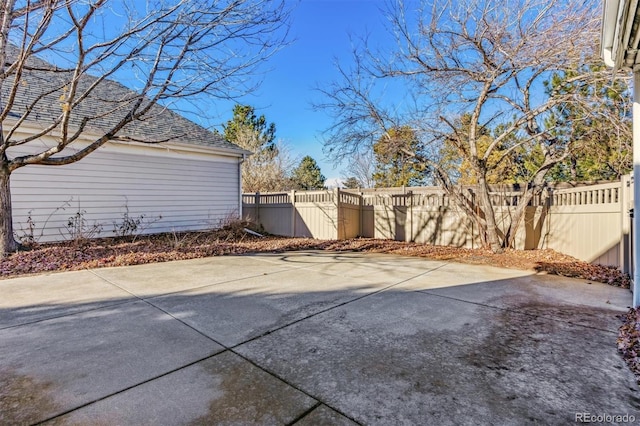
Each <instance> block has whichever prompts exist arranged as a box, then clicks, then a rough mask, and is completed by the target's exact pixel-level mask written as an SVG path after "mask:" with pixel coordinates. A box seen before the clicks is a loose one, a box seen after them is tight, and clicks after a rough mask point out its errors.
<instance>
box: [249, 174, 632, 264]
mask: <svg viewBox="0 0 640 426" xmlns="http://www.w3.org/2000/svg"><path fill="white" fill-rule="evenodd" d="M631 186H632V183H631V179H630V177H625V178H624V179H622V180H621V181H620V182H614V183H606V184H598V185H590V186H580V187H575V188H573V187H571V188H555V189H551V188H550V189H547V190H545V191H546V192H545V193H543V194H542V195H541V196H540V197H539V198H536V199H534V200H533V201H532V202H531V203H530V205H529V206H528V207H527V208H526V212H525V218H524V221H523V223H521V224H520V227H519V228H518V232H517V234H516V243H515V245H516V248H519V249H536V248H551V249H554V250H557V251H559V252H562V253H566V254H569V255H571V256H575V257H577V258H579V259H582V260H586V261H589V262H594V263H601V264H605V265H613V266H618V267H621V268H622V269H623V270H625V271H628V270H629V265H630V259H631V257H630V216H629V209H630V208H631V207H632V205H633V200H632V194H633V191H632V188H631ZM469 196H470V197H473V191H472V190H471V188H470V191H469ZM491 197H492V198H493V200H494V203H495V206H496V219H497V221H498V226H499V227H500V228H502V229H504V228H506V226H508V224H509V223H510V222H511V217H512V215H513V214H514V212H515V209H516V206H517V205H518V203H519V202H520V197H521V193H520V192H518V191H512V190H509V191H506V190H505V191H497V192H495V193H492V194H491ZM243 212H244V216H245V218H247V219H250V220H252V221H255V222H257V223H259V224H261V225H262V226H263V227H264V229H265V230H266V231H267V232H269V233H271V234H274V235H283V236H294V237H313V238H319V239H345V238H352V237H357V236H361V237H373V238H382V239H392V240H399V241H415V242H418V243H428V244H434V245H445V246H456V247H467V248H474V247H479V246H480V235H479V230H478V229H477V225H476V224H475V223H474V222H473V220H471V219H470V218H469V217H467V215H466V214H465V213H464V212H462V211H461V210H460V209H459V208H458V207H457V206H456V205H455V203H454V202H453V201H452V200H450V199H449V196H447V194H446V193H445V192H444V191H443V190H442V189H440V188H436V187H420V188H391V189H375V190H373V189H372V190H360V191H353V190H339V189H334V190H325V191H290V192H281V193H264V194H261V193H256V194H244V195H243Z"/></svg>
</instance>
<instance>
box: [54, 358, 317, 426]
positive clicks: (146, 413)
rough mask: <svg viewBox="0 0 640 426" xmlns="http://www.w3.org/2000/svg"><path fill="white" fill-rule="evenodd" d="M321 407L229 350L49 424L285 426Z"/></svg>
mask: <svg viewBox="0 0 640 426" xmlns="http://www.w3.org/2000/svg"><path fill="white" fill-rule="evenodd" d="M159 395H161V396H162V397H161V398H159V397H158V396H159ZM316 403H317V402H316V401H315V400H314V399H313V398H310V397H309V396H307V395H305V394H304V393H302V392H300V391H298V390H296V389H294V388H293V387H291V386H289V385H287V384H286V383H284V382H282V381H281V380H278V379H276V378H275V377H273V376H271V375H269V374H267V373H266V372H264V371H262V370H260V369H259V368H257V367H255V366H254V365H252V364H251V363H249V362H247V361H246V360H244V359H242V358H241V357H239V356H238V355H235V354H233V353H230V352H229V351H226V352H224V353H221V354H218V355H215V356H213V357H211V358H208V359H206V360H204V361H201V362H198V363H196V364H193V365H190V366H188V367H185V368H183V369H181V370H179V371H176V372H173V373H171V374H168V375H166V376H163V377H161V378H158V379H156V380H153V381H150V382H147V383H144V384H142V385H140V386H137V387H135V388H133V389H129V390H126V391H124V392H121V393H118V394H117V395H114V396H112V397H109V398H106V399H103V400H101V401H98V402H96V403H95V404H92V405H89V406H87V407H83V408H81V409H79V410H76V411H74V412H73V413H70V414H68V415H66V416H63V417H60V418H58V419H56V420H55V421H53V422H51V423H50V424H52V425H56V424H59V425H68V424H75V425H86V424H105V425H106V424H112V425H116V424H120V425H124V424H130V425H133V424H153V425H167V426H173V425H187V424H202V425H204V424H206V425H239V424H265V425H267V424H270V425H278V424H281V425H284V424H288V423H290V422H292V421H293V420H295V419H296V418H298V417H300V416H301V415H302V414H303V413H304V412H305V411H307V410H309V409H310V408H311V407H313V406H314V405H315V404H316Z"/></svg>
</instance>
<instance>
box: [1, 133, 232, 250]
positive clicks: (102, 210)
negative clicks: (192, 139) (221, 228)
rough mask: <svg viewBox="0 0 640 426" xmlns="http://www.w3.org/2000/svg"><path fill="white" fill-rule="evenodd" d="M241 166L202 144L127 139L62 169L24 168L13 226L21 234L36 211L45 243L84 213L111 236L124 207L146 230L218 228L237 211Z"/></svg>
mask: <svg viewBox="0 0 640 426" xmlns="http://www.w3.org/2000/svg"><path fill="white" fill-rule="evenodd" d="M24 152H26V150H25V149H21V150H20V151H17V150H15V151H12V152H11V154H12V156H13V155H19V154H21V153H24ZM238 167H239V162H238V158H237V157H233V156H226V155H218V154H213V153H208V152H206V150H205V149H199V150H196V152H190V151H189V150H188V149H170V147H168V146H165V147H164V148H160V147H158V146H140V145H130V144H109V145H107V146H104V147H102V148H100V149H98V150H97V151H96V152H93V153H91V154H89V156H87V157H85V158H84V159H82V160H80V161H79V162H76V163H73V164H69V165H65V166H56V167H53V166H27V167H23V168H21V169H18V170H16V171H15V172H14V173H13V174H12V176H11V191H12V200H13V220H14V228H15V230H16V234H17V236H18V237H20V236H21V234H22V233H23V232H22V231H21V229H26V227H27V218H28V216H29V215H31V218H32V220H33V221H34V222H35V224H36V232H35V235H36V237H37V236H39V235H40V233H41V232H42V237H41V238H40V241H53V240H62V239H66V238H68V237H69V233H68V232H67V230H66V229H65V225H66V224H67V222H68V220H69V217H72V216H74V215H75V214H76V212H78V211H80V212H82V214H83V217H84V219H86V221H87V224H88V225H89V226H91V225H93V224H94V223H98V224H101V225H102V232H101V233H100V236H111V235H114V232H113V230H114V223H115V224H116V225H118V224H121V223H122V222H123V217H124V214H125V212H126V211H127V210H126V209H127V208H128V214H129V217H130V218H132V219H136V218H138V217H139V216H140V215H144V220H143V226H145V227H146V228H147V229H146V231H145V232H146V233H152V232H165V231H172V230H176V231H179V230H195V229H205V228H210V227H217V226H218V225H219V224H220V223H221V221H224V220H225V219H226V218H228V217H230V216H232V215H235V216H237V215H238V214H239V213H240V211H239V210H240V209H239V182H238ZM160 216H161V217H162V218H161V219H160ZM45 224H46V229H44V230H43V227H44V226H45Z"/></svg>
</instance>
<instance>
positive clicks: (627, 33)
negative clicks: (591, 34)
mask: <svg viewBox="0 0 640 426" xmlns="http://www.w3.org/2000/svg"><path fill="white" fill-rule="evenodd" d="M634 22H635V23H636V25H638V23H640V10H638V0H605V2H604V6H603V11H602V30H601V33H600V56H601V57H602V59H603V60H604V63H605V64H606V65H607V66H608V67H610V68H613V70H614V74H615V72H616V71H618V70H629V71H634V70H635V69H636V61H637V59H638V46H639V45H640V31H638V29H637V28H634ZM632 35H633V38H632Z"/></svg>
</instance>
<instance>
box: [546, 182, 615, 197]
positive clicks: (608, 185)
mask: <svg viewBox="0 0 640 426" xmlns="http://www.w3.org/2000/svg"><path fill="white" fill-rule="evenodd" d="M618 188H622V184H621V183H620V182H610V183H601V184H598V185H589V186H580V187H576V188H562V189H555V190H553V194H573V193H578V192H589V191H598V190H601V189H618Z"/></svg>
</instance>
